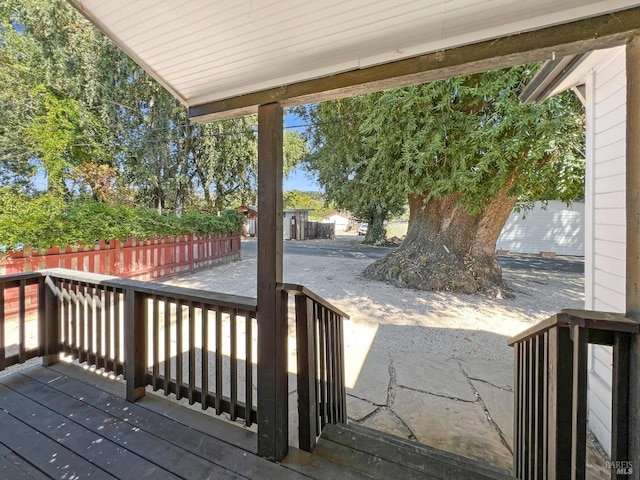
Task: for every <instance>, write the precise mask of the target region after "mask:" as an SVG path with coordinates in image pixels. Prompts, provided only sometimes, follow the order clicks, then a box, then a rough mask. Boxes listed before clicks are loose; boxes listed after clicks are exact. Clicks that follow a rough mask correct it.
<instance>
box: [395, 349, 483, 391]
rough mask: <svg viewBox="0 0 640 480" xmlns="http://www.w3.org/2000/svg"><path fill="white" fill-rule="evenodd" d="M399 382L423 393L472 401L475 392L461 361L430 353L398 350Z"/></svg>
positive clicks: (397, 370)
mask: <svg viewBox="0 0 640 480" xmlns="http://www.w3.org/2000/svg"><path fill="white" fill-rule="evenodd" d="M393 365H394V367H395V371H396V382H397V384H398V385H399V386H403V387H409V388H412V389H415V390H420V391H422V392H429V393H433V394H435V395H443V396H446V397H451V398H458V399H461V400H466V401H470V402H473V401H475V400H476V396H475V393H474V392H473V389H472V388H471V386H470V385H469V382H468V381H467V378H466V377H465V376H464V373H463V372H462V370H461V369H460V365H459V364H458V361H457V360H456V359H454V358H447V357H444V356H442V355H434V354H428V353H417V352H411V353H398V354H395V355H394V356H393Z"/></svg>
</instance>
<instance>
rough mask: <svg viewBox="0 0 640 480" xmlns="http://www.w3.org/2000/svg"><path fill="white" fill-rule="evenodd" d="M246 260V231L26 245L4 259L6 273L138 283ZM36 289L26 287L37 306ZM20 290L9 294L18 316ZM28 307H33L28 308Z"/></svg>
mask: <svg viewBox="0 0 640 480" xmlns="http://www.w3.org/2000/svg"><path fill="white" fill-rule="evenodd" d="M239 258H240V233H232V234H223V235H218V236H203V237H198V236H196V235H183V236H179V237H165V238H153V239H150V240H142V241H138V240H135V239H132V238H130V239H128V240H126V241H120V240H111V241H109V242H106V241H104V240H102V241H100V242H99V243H98V244H97V245H95V246H94V247H64V248H57V247H56V248H50V249H48V250H46V251H45V252H40V251H34V250H32V249H31V248H30V247H25V248H24V250H23V251H21V252H17V253H12V254H10V255H8V256H7V257H5V258H1V259H0V275H9V274H13V273H21V272H31V271H35V270H43V269H46V268H68V269H71V270H80V271H83V272H92V273H101V274H105V275H114V276H117V277H126V278H133V279H136V280H152V279H157V278H161V277H168V276H171V275H177V274H180V273H186V272H191V271H194V270H198V269H202V268H207V267H210V266H212V265H215V264H217V263H221V262H225V261H230V260H235V259H239ZM36 293H37V289H36V286H35V285H34V286H30V287H26V289H25V293H24V294H25V300H26V303H27V306H28V305H29V304H31V303H33V305H35V304H36V303H37V298H36ZM18 296H19V289H18V288H14V289H8V290H7V291H6V293H5V296H4V297H5V298H4V301H5V313H6V314H7V315H9V314H11V313H15V312H17V308H18ZM27 308H28V307H27Z"/></svg>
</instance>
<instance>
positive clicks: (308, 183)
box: [282, 167, 320, 192]
mask: <svg viewBox="0 0 640 480" xmlns="http://www.w3.org/2000/svg"><path fill="white" fill-rule="evenodd" d="M282 189H283V190H284V191H285V192H286V191H289V190H300V191H301V192H319V191H320V185H318V182H316V181H315V179H313V178H311V174H310V173H308V172H305V171H304V170H303V169H302V167H297V168H294V169H293V170H292V171H291V173H290V174H289V178H284V179H283V180H282Z"/></svg>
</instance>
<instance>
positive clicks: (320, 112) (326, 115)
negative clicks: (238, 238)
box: [297, 95, 406, 245]
mask: <svg viewBox="0 0 640 480" xmlns="http://www.w3.org/2000/svg"><path fill="white" fill-rule="evenodd" d="M378 97H379V96H378V95H367V96H360V97H355V98H351V99H348V100H345V101H333V102H324V103H320V104H317V105H310V106H307V107H303V108H299V109H298V110H297V113H298V114H299V115H300V116H302V117H303V118H304V119H305V120H306V121H308V122H309V123H310V124H311V125H313V126H312V127H311V128H310V129H309V130H308V132H307V135H308V137H309V140H310V142H311V144H312V146H313V153H312V154H311V155H310V156H309V157H307V159H306V166H307V168H308V169H310V170H312V171H314V172H316V173H317V176H318V183H319V184H320V185H321V186H322V187H323V190H324V191H325V192H326V198H327V200H328V201H329V202H333V203H334V204H335V205H336V206H337V207H338V208H341V209H345V210H348V211H350V212H351V213H352V214H353V215H354V216H355V217H356V218H359V219H360V220H362V221H365V222H368V224H369V228H368V229H367V235H366V236H365V238H364V241H363V243H367V244H371V245H385V244H386V243H387V241H386V230H385V228H384V225H383V224H384V221H385V220H388V219H389V218H391V217H393V216H396V215H399V214H400V213H402V211H403V209H404V204H405V203H406V194H405V192H404V189H403V188H402V185H400V184H398V183H397V182H394V181H393V180H392V178H391V177H389V176H388V172H387V170H386V169H378V168H370V167H369V165H370V162H371V161H372V157H373V155H374V150H373V148H372V143H371V142H370V141H369V140H368V139H367V138H366V137H365V136H363V135H362V134H361V129H362V128H363V122H364V121H366V119H367V116H368V115H369V112H370V111H371V109H372V108H373V107H374V103H375V101H376V99H377V98H378Z"/></svg>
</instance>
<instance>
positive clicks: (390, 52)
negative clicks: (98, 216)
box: [69, 0, 640, 120]
mask: <svg viewBox="0 0 640 480" xmlns="http://www.w3.org/2000/svg"><path fill="white" fill-rule="evenodd" d="M69 1H70V3H71V4H73V5H74V6H75V7H76V8H77V9H78V10H79V11H80V12H81V13H82V14H84V15H85V16H86V17H87V18H88V19H89V20H90V21H91V22H93V23H94V24H95V25H96V26H97V27H98V28H100V29H101V30H102V31H103V32H104V33H105V34H106V35H107V36H109V37H110V38H111V39H112V40H113V41H115V43H116V44H117V45H118V46H120V47H121V48H122V49H123V50H124V51H125V52H126V53H127V54H128V55H129V56H130V57H131V58H132V59H133V60H134V61H136V62H137V63H138V64H140V65H141V66H142V67H144V68H145V70H147V71H148V72H149V73H150V74H151V75H153V76H154V77H155V78H156V80H158V81H159V82H160V83H161V84H162V85H164V86H165V87H166V88H167V89H168V90H169V91H170V92H171V93H172V94H173V95H174V96H175V97H176V98H178V99H179V100H180V101H181V102H182V103H183V104H184V105H186V106H188V107H192V108H191V110H190V112H191V113H190V115H191V116H192V117H194V118H198V119H201V120H208V119H214V118H222V117H225V116H231V115H236V114H242V113H249V112H251V111H255V107H256V106H257V104H259V103H260V102H262V103H267V102H268V101H269V100H271V101H283V100H287V101H289V103H290V104H293V103H302V102H304V101H313V100H316V99H320V98H326V96H325V97H314V96H313V94H316V93H318V92H327V91H331V90H332V89H336V91H335V93H334V94H333V95H334V96H339V95H341V94H342V95H344V94H345V92H344V91H341V90H340V89H343V90H344V89H345V88H346V87H349V88H351V89H352V90H351V91H350V92H347V94H353V93H359V92H355V91H353V87H354V85H362V84H366V83H375V82H378V83H377V84H376V86H375V87H372V89H381V88H388V87H390V86H395V85H396V83H393V82H389V81H388V80H389V78H396V76H401V75H405V76H407V75H408V74H409V77H407V80H406V81H405V82H404V83H405V84H407V83H415V82H418V81H424V80H428V79H429V78H424V77H419V76H415V75H414V76H411V74H412V72H408V73H407V72H401V71H398V72H397V73H396V72H394V71H392V72H387V73H385V74H384V75H382V76H380V75H378V76H375V78H373V79H371V78H369V79H367V77H366V76H360V75H356V79H353V78H352V77H350V81H343V82H342V83H340V82H338V83H336V84H333V83H332V82H325V83H322V82H317V80H318V79H326V78H333V77H332V76H336V75H339V74H342V75H343V77H342V78H343V79H344V74H345V72H350V73H347V74H348V75H351V73H357V72H361V71H367V70H370V69H371V68H372V67H374V66H380V65H384V64H389V63H392V62H395V63H397V62H398V61H403V60H406V59H411V58H420V56H423V55H425V54H429V53H433V52H442V51H445V50H449V49H454V48H456V47H460V46H463V45H472V44H477V43H479V42H484V41H487V40H490V39H496V38H500V37H505V36H508V35H513V34H518V33H522V32H531V31H535V30H539V29H542V28H547V27H551V26H554V25H559V24H564V23H567V22H573V21H576V20H581V19H586V18H590V17H595V16H599V15H603V14H607V13H611V12H616V11H621V10H624V9H628V8H630V7H634V6H637V5H638V2H634V1H630V0H604V1H603V0H563V1H562V2H559V1H556V0H528V1H526V2H523V1H522V0H325V1H322V2H318V1H300V0H254V1H236V0H180V1H179V0H111V1H109V2H104V1H103V0H69ZM633 13H634V15H635V16H634V19H635V17H638V16H640V14H639V13H638V12H633ZM634 21H635V20H634ZM638 27H639V26H637V25H636V26H635V28H638ZM598 28H599V27H598ZM620 28H621V30H622V29H623V28H624V29H626V30H628V29H629V27H628V25H625V26H624V27H620ZM608 32H609V31H608ZM609 33H610V32H609ZM587 35H588V36H589V35H590V38H591V39H593V38H596V37H598V31H597V30H596V31H592V32H589V33H587ZM568 38H569V40H570V41H571V40H572V41H575V40H576V39H575V38H573V37H571V35H569V36H568ZM582 40H584V38H582ZM531 48H533V47H531ZM546 54H547V55H548V52H547V53H546ZM435 58H436V60H438V61H441V60H442V58H441V57H437V56H436V57H435ZM470 61H472V59H471V58H467V59H466V62H470ZM511 61H512V62H513V59H512V60H511ZM422 63H424V61H423V62H422ZM498 66H500V65H498ZM417 68H418V69H420V68H423V69H424V68H425V67H424V66H423V67H420V66H418V67H417ZM338 80H339V79H338ZM372 80H374V81H372ZM310 81H316V83H315V84H310V85H309V88H306V89H297V90H296V89H295V88H291V89H289V90H287V88H284V89H283V87H286V86H289V87H291V86H299V85H301V84H305V83H306V84H308V82H310ZM381 81H386V83H384V82H382V83H380V82H381ZM260 93H263V95H259V94H260ZM237 98H245V99H246V101H241V102H237V101H235V102H231V103H229V102H227V103H225V100H227V99H237Z"/></svg>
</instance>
